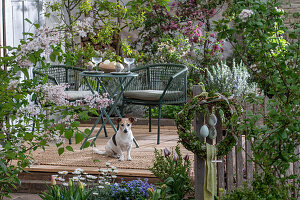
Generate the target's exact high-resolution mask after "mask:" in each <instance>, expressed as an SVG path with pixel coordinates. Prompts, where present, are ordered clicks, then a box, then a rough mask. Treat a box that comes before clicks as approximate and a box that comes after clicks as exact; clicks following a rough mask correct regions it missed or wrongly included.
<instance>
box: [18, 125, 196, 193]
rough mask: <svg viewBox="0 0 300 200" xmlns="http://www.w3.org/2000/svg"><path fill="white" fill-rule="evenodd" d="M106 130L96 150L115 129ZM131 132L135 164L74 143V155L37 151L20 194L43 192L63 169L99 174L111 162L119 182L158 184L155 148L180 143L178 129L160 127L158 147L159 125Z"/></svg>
mask: <svg viewBox="0 0 300 200" xmlns="http://www.w3.org/2000/svg"><path fill="white" fill-rule="evenodd" d="M91 126H92V125H91V124H87V125H84V126H82V127H81V129H83V130H84V129H85V128H91ZM98 129H99V127H97V128H96V129H95V131H97V130H98ZM107 130H108V138H106V137H105V136H104V133H101V134H100V136H99V137H98V139H97V140H96V145H97V148H98V149H100V150H104V147H105V144H106V142H107V141H108V139H109V138H110V137H111V136H112V135H113V134H114V132H113V129H112V128H110V127H108V128H107ZM132 130H133V134H134V137H135V138H136V140H137V141H138V143H139V145H140V147H139V148H136V147H135V145H133V149H132V158H133V161H124V162H121V161H118V160H117V159H112V158H107V157H106V156H101V155H98V154H95V153H93V151H92V149H91V148H88V149H84V150H79V147H80V144H78V145H75V144H73V145H72V146H73V147H74V152H65V153H64V154H63V155H61V156H58V155H57V148H56V147H51V148H48V149H46V151H45V152H43V151H37V152H34V154H33V157H34V158H35V159H36V160H35V163H34V164H33V165H32V166H31V167H30V168H27V169H26V170H28V172H30V173H22V174H21V175H20V178H21V180H22V183H23V184H22V185H23V186H22V188H20V189H19V190H18V192H37V191H36V190H39V191H41V190H42V189H43V188H44V187H42V186H41V183H45V182H46V183H49V181H50V176H51V175H52V174H55V173H57V172H58V171H61V170H66V171H69V172H71V171H74V170H75V169H76V168H82V169H84V170H85V171H86V172H87V173H89V174H98V171H97V170H98V168H103V167H104V166H105V162H110V163H112V165H114V166H116V167H117V168H118V179H121V178H123V179H125V180H132V179H137V178H141V179H144V178H148V179H149V182H152V183H154V182H157V181H158V179H157V178H156V177H155V176H154V175H153V174H152V173H151V172H150V171H149V167H151V166H152V161H153V159H154V148H157V149H164V148H165V147H168V148H171V147H175V146H176V145H177V142H178V135H177V129H176V126H161V143H160V144H159V145H157V144H156V138H157V126H156V125H153V126H152V132H151V133H150V132H149V131H148V126H147V125H134V126H133V127H132ZM94 134H95V132H94ZM73 143H74V142H73ZM181 152H182V154H183V155H185V154H186V153H189V155H192V154H191V153H190V152H188V151H187V150H186V149H184V148H183V147H182V146H181ZM190 157H193V156H190ZM95 159H97V160H100V162H97V163H94V162H93V160H95ZM125 159H126V154H125ZM47 162H48V163H47ZM56 163H57V164H56ZM24 184H25V186H24ZM43 185H45V184H43ZM41 187H42V188H41Z"/></svg>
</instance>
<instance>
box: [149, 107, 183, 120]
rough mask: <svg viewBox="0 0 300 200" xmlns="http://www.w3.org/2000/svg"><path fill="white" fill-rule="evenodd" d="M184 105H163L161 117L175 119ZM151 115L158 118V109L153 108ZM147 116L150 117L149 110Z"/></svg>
mask: <svg viewBox="0 0 300 200" xmlns="http://www.w3.org/2000/svg"><path fill="white" fill-rule="evenodd" d="M182 108H183V107H182V106H174V105H163V106H162V107H161V117H162V118H167V119H175V118H176V116H177V114H178V113H179V112H180V111H181V110H182ZM151 116H152V117H153V118H158V109H157V108H152V109H151ZM146 117H148V112H147V113H146Z"/></svg>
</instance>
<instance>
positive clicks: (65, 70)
mask: <svg viewBox="0 0 300 200" xmlns="http://www.w3.org/2000/svg"><path fill="white" fill-rule="evenodd" d="M84 70H85V69H82V68H77V67H68V66H65V65H51V66H50V67H48V68H46V69H44V68H35V69H34V70H33V76H34V77H37V78H39V79H43V78H44V77H45V76H46V75H48V83H52V84H54V85H58V84H61V83H68V85H69V88H67V91H66V93H67V95H68V99H67V100H68V101H76V100H80V99H83V98H84V97H86V96H88V95H93V94H92V92H91V91H90V89H89V88H88V86H87V85H86V84H85V82H84V80H83V78H82V77H81V76H80V73H81V72H82V71H84ZM91 78H93V77H91ZM90 82H91V83H95V85H93V84H92V85H91V87H93V88H96V87H97V85H96V83H97V82H96V80H94V81H93V80H92V81H90ZM102 122H103V119H102ZM104 133H105V136H106V137H107V131H106V128H105V127H104ZM69 143H70V144H71V140H70V141H69Z"/></svg>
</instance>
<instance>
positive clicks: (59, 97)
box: [35, 83, 69, 106]
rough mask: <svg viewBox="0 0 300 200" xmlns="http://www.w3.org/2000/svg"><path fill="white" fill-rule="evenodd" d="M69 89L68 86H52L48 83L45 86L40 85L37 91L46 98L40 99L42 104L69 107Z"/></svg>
mask: <svg viewBox="0 0 300 200" xmlns="http://www.w3.org/2000/svg"><path fill="white" fill-rule="evenodd" d="M68 87H69V85H68V84H59V85H51V84H50V83H46V84H45V85H38V86H37V87H36V88H35V90H36V91H40V92H42V93H43V94H44V98H41V99H40V101H41V104H49V103H54V104H56V105H57V106H67V105H68V103H69V102H68V101H67V98H68V95H67V94H66V92H65V89H66V88H68Z"/></svg>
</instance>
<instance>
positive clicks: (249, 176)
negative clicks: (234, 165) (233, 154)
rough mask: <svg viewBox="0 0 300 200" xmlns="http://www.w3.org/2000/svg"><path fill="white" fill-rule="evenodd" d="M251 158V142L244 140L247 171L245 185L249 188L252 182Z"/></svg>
mask: <svg viewBox="0 0 300 200" xmlns="http://www.w3.org/2000/svg"><path fill="white" fill-rule="evenodd" d="M252 158H253V152H252V150H251V142H250V141H249V140H247V139H246V163H247V164H246V169H247V183H248V186H249V187H250V186H251V183H252V181H253V162H252V161H251V160H250V159H252Z"/></svg>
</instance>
